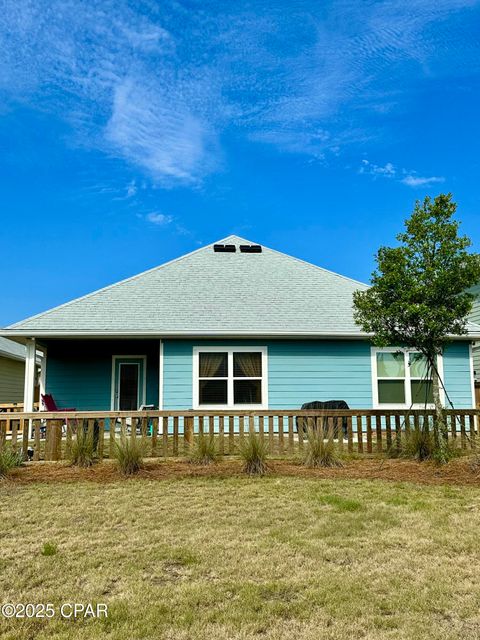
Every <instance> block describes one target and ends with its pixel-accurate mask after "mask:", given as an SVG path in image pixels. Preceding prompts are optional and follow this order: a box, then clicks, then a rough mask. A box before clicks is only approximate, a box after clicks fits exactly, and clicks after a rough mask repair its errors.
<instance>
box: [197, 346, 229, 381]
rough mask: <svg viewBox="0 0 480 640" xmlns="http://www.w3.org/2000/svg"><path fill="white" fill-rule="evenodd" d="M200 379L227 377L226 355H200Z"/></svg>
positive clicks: (205, 353)
mask: <svg viewBox="0 0 480 640" xmlns="http://www.w3.org/2000/svg"><path fill="white" fill-rule="evenodd" d="M199 376H200V378H215V377H219V378H222V377H226V376H227V354H226V353H210V352H208V353H207V352H204V353H200V373H199Z"/></svg>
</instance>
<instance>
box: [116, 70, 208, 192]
mask: <svg viewBox="0 0 480 640" xmlns="http://www.w3.org/2000/svg"><path fill="white" fill-rule="evenodd" d="M209 135H210V132H209V129H208V125H207V123H205V122H203V121H202V120H201V119H200V118H198V117H196V116H195V115H194V114H193V113H191V112H190V110H189V109H188V106H187V104H185V103H184V102H183V101H182V100H180V99H179V98H178V94H177V93H175V92H174V93H170V94H168V93H164V92H163V91H162V90H161V88H159V87H154V88H149V87H145V86H142V84H140V83H138V82H135V81H133V80H127V81H125V82H124V83H122V84H121V85H119V86H117V87H116V88H115V92H114V97H113V107H112V115H111V117H110V119H109V121H108V124H107V127H106V130H105V138H106V141H107V142H108V143H109V145H110V146H111V149H112V151H113V152H115V153H118V154H119V155H121V156H122V157H124V158H125V159H127V160H129V161H130V162H133V163H135V164H137V165H138V166H139V167H141V168H142V169H144V170H145V171H147V172H148V173H150V175H151V176H152V178H153V179H155V180H158V181H160V182H162V183H163V184H164V185H166V186H168V185H169V184H170V183H171V182H172V181H176V182H185V183H193V182H196V181H198V180H199V179H200V178H201V177H203V176H204V175H205V174H206V173H207V172H208V168H209V161H208V158H207V157H206V156H207V144H208V142H207V140H208V136H209Z"/></svg>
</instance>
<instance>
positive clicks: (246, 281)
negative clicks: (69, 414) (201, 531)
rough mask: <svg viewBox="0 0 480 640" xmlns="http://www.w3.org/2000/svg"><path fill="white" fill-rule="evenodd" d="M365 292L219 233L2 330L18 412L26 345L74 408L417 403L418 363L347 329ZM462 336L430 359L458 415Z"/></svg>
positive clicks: (467, 388)
mask: <svg viewBox="0 0 480 640" xmlns="http://www.w3.org/2000/svg"><path fill="white" fill-rule="evenodd" d="M366 286H367V285H365V284H362V283H360V282H356V281H355V280H352V279H350V278H346V277H344V276H341V275H338V274H336V273H332V272H331V271H327V270H326V269H322V268H320V267H317V266H314V265H312V264H308V263H307V262H304V261H303V260H300V259H297V258H294V257H290V256H287V255H285V254H283V253H279V252H278V251H275V250H273V249H269V248H267V247H263V246H259V245H256V244H253V243H252V242H250V241H248V240H245V239H243V238H239V237H237V236H229V237H227V238H225V239H223V240H220V241H218V242H217V243H215V244H210V245H208V246H205V247H202V248H200V249H198V250H196V251H193V252H192V253H189V254H187V255H184V256H181V257H179V258H177V259H175V260H172V261H170V262H167V263H166V264H163V265H160V266H158V267H156V268H154V269H151V270H149V271H146V272H144V273H141V274H139V275H135V276H133V277H131V278H128V279H127V280H124V281H122V282H119V283H117V284H113V285H111V286H108V287H106V288H104V289H101V290H99V291H96V292H94V293H91V294H89V295H86V296H84V297H82V298H78V299H76V300H73V301H71V302H68V303H66V304H63V305H61V306H59V307H56V308H54V309H51V310H49V311H46V312H44V313H40V314H39V315H36V316H34V317H31V318H28V319H26V320H24V321H22V322H18V323H16V324H14V325H11V326H10V327H8V328H7V329H4V330H3V331H2V332H1V333H2V335H4V336H9V337H11V338H13V339H15V340H16V341H18V342H21V343H25V344H26V345H27V370H26V377H27V385H26V389H27V397H26V407H27V408H28V406H30V405H29V403H31V392H30V389H31V384H32V380H33V378H32V375H33V374H32V364H31V363H32V358H33V354H34V353H35V349H36V348H38V347H41V348H42V350H43V351H44V353H45V354H46V357H45V358H44V362H43V366H42V375H41V384H42V391H45V390H46V391H47V392H48V393H51V394H52V395H53V396H54V399H55V401H56V403H57V405H58V406H59V407H75V408H76V409H77V410H110V409H112V410H115V409H121V410H133V409H137V408H138V407H140V406H141V405H143V404H151V405H155V407H158V408H160V409H163V410H185V409H190V408H193V409H205V410H208V409H210V410H212V409H267V408H268V409H280V408H283V409H295V408H298V407H300V406H301V405H302V404H303V403H304V402H307V401H311V400H330V399H341V400H346V402H347V403H348V404H349V406H350V407H352V408H358V409H368V408H378V407H380V408H385V409H388V408H408V407H410V406H411V405H413V406H417V407H424V406H425V401H431V385H428V384H427V383H426V381H425V367H424V365H423V362H422V361H421V360H418V359H417V358H416V357H415V354H412V353H409V352H408V351H406V350H402V349H399V347H392V348H390V349H376V348H375V347H373V346H372V345H371V342H370V340H369V336H368V335H367V334H365V333H363V332H362V331H361V330H360V328H359V327H358V326H357V325H356V324H355V322H354V319H353V311H352V294H353V292H354V291H355V290H357V289H365V288H366ZM474 339H480V326H478V325H476V324H473V323H470V324H469V325H468V335H465V336H461V337H458V338H455V339H454V340H452V342H451V343H450V344H449V345H448V346H447V347H446V349H445V352H444V354H443V356H442V358H441V360H440V362H439V369H440V371H441V374H442V376H443V379H444V382H445V387H446V389H447V392H448V396H449V398H450V401H451V402H452V403H453V405H454V406H455V407H456V408H471V407H473V406H474V401H473V367H472V348H471V345H472V341H473V340H474Z"/></svg>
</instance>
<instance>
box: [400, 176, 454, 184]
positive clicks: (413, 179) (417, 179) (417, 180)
mask: <svg viewBox="0 0 480 640" xmlns="http://www.w3.org/2000/svg"><path fill="white" fill-rule="evenodd" d="M400 182H402V183H403V184H406V185H407V186H409V187H424V186H428V185H430V184H435V183H437V182H445V178H443V177H441V176H431V177H429V178H426V177H421V176H415V175H407V176H405V178H402V180H401V181H400Z"/></svg>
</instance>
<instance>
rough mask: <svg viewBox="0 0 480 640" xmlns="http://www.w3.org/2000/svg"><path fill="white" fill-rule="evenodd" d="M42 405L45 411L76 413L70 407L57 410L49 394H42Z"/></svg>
mask: <svg viewBox="0 0 480 640" xmlns="http://www.w3.org/2000/svg"><path fill="white" fill-rule="evenodd" d="M42 403H43V406H44V407H45V411H76V409H74V408H72V407H70V408H68V409H59V408H58V407H57V404H56V402H55V400H54V399H53V396H52V395H51V394H50V393H46V394H45V395H43V394H42Z"/></svg>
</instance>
